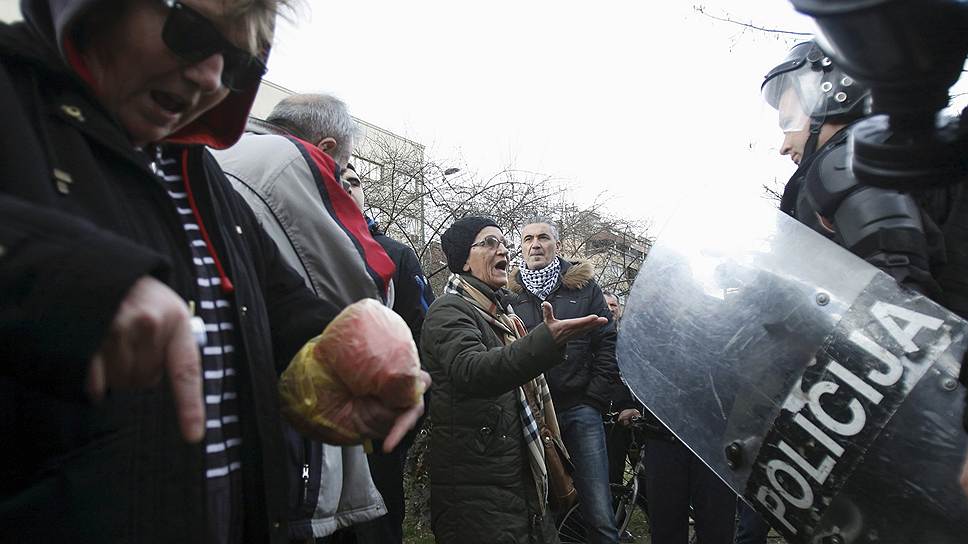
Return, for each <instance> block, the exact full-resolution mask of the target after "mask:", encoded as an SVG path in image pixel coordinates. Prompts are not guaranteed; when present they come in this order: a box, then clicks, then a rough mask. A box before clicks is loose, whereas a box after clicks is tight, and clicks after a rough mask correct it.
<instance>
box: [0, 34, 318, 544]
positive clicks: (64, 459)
mask: <svg viewBox="0 0 968 544" xmlns="http://www.w3.org/2000/svg"><path fill="white" fill-rule="evenodd" d="M43 43H44V42H43V41H42V40H40V39H39V38H38V37H37V36H36V35H34V34H33V33H32V31H30V30H28V29H27V27H26V26H24V25H22V24H17V25H12V26H7V25H2V26H0V117H2V119H3V122H4V124H3V128H2V130H0V217H2V218H3V220H2V222H0V248H3V249H2V251H0V293H2V295H0V360H2V365H0V369H2V370H0V433H2V434H0V435H2V436H3V441H4V444H5V445H4V447H3V448H0V451H2V462H0V520H2V526H0V541H19V542H55V541H71V542H113V541H116V542H199V541H202V540H203V539H204V538H205V537H204V535H205V531H206V528H207V525H206V520H205V512H206V507H205V480H204V470H203V468H204V444H194V445H188V444H185V443H184V442H183V441H182V439H181V437H180V433H179V430H178V427H177V423H176V418H175V414H174V410H173V404H172V400H171V395H170V393H169V388H168V387H167V385H166V384H165V383H162V384H161V385H159V386H158V387H157V388H154V389H152V390H144V391H137V392H127V391H115V392H113V393H111V394H110V395H109V396H108V398H107V399H106V400H105V401H104V402H103V403H101V404H100V405H97V406H94V405H91V404H90V403H89V402H87V400H86V399H85V397H84V395H83V384H84V378H85V375H86V372H87V368H88V364H89V361H90V359H91V356H92V354H93V353H94V352H95V351H96V350H97V349H98V346H99V344H100V343H101V340H102V338H103V337H104V336H105V332H106V330H107V327H108V326H109V325H110V323H111V321H112V318H113V316H114V314H115V312H116V310H117V307H118V305H119V303H120V301H121V300H122V298H123V297H124V295H125V293H126V292H127V291H128V289H129V288H130V287H131V286H132V284H133V283H134V282H135V281H136V280H137V279H138V278H139V277H141V276H144V275H146V274H151V275H154V276H155V277H157V278H159V279H161V280H162V281H164V282H166V283H167V284H168V285H169V286H171V287H172V288H173V289H174V290H175V291H176V292H178V293H179V294H181V295H182V296H183V297H185V299H186V300H190V299H191V298H192V297H193V292H194V283H195V278H194V272H193V264H192V261H191V256H190V253H189V250H188V245H187V242H186V238H185V236H184V233H183V230H182V226H181V223H180V220H179V219H178V217H177V216H176V214H175V213H176V212H175V210H174V207H173V205H172V202H171V200H170V198H169V197H168V196H167V194H166V193H165V190H164V188H163V186H162V184H161V182H160V181H159V180H158V179H157V178H156V177H155V176H154V175H153V174H152V171H151V170H150V168H149V161H148V158H147V157H146V155H145V154H143V153H142V152H140V151H138V150H136V149H134V148H133V147H132V146H131V144H130V143H129V141H128V139H127V137H126V135H125V134H124V132H123V131H122V129H121V128H120V126H119V125H118V124H117V123H116V121H115V120H114V119H113V118H112V117H111V116H110V115H109V114H108V113H107V112H106V111H105V110H103V109H102V108H101V106H100V105H99V103H98V101H97V100H96V99H95V98H93V97H92V95H91V94H89V92H88V91H87V87H86V86H85V85H84V84H83V83H81V81H80V80H79V79H77V78H76V77H75V76H74V73H73V71H70V70H69V69H68V68H66V66H65V65H64V64H63V63H62V62H61V60H60V57H59V56H58V55H57V53H56V52H54V51H52V50H48V49H45V48H44V45H43ZM241 114H242V115H245V112H241ZM180 154H181V157H182V162H183V165H184V168H185V172H186V174H187V180H186V183H187V184H188V185H189V186H190V187H191V189H192V192H193V193H194V196H195V199H196V201H197V208H198V210H199V212H200V218H201V221H200V223H202V224H203V225H205V226H206V227H207V231H208V234H209V236H210V237H211V239H212V243H213V246H214V249H215V253H216V254H217V255H218V257H219V258H220V260H221V262H222V264H223V265H224V267H225V269H226V273H227V276H228V277H229V278H230V279H231V281H232V283H233V284H234V288H235V289H234V292H233V293H231V294H228V295H226V296H227V297H228V298H230V299H231V300H232V303H233V305H234V308H235V310H236V316H235V321H236V324H237V327H238V331H237V334H236V337H237V343H236V358H235V365H236V371H237V374H238V380H239V389H240V391H239V399H240V402H239V404H240V412H241V413H240V422H241V428H242V438H243V444H244V447H243V448H242V450H241V451H242V473H243V474H242V478H243V486H244V491H243V492H244V505H245V512H244V514H245V538H246V541H248V542H265V541H273V542H284V541H285V540H286V530H285V529H286V527H285V526H286V523H285V518H286V484H285V478H286V473H285V448H284V446H283V442H282V436H281V431H280V417H279V411H278V407H277V405H278V397H277V395H276V388H275V384H276V376H277V373H278V372H279V371H280V370H281V369H282V368H284V366H285V365H286V364H288V361H289V359H290V358H291V357H292V355H293V354H294V353H295V352H296V350H297V349H298V348H299V347H300V346H301V345H302V344H303V342H304V341H305V340H307V339H308V338H310V337H311V336H313V335H315V334H318V333H319V332H320V331H321V330H322V328H323V326H324V325H325V324H326V323H327V322H328V321H329V320H330V319H331V318H332V316H333V315H334V313H335V308H333V307H331V306H329V305H328V304H325V303H323V302H320V301H318V300H317V299H316V298H315V297H313V296H312V294H311V293H310V292H309V291H308V290H307V289H305V287H304V285H303V283H302V280H301V279H300V278H299V276H298V275H296V274H295V273H294V272H293V271H292V270H291V269H289V268H288V267H286V266H285V265H284V264H283V262H282V261H281V259H280V258H279V254H278V250H277V249H276V247H275V245H274V244H273V243H272V241H271V240H269V239H268V238H267V237H266V235H265V234H264V233H263V232H262V230H261V229H260V228H259V227H258V224H257V223H256V221H255V218H254V217H253V216H252V214H251V212H250V211H249V210H248V208H247V207H246V206H245V205H244V203H242V202H241V200H240V199H239V197H238V196H237V195H236V193H235V192H234V191H233V190H232V188H231V186H230V185H229V184H228V182H227V181H226V180H225V178H224V176H223V175H222V173H221V170H220V169H219V167H218V165H217V164H216V163H215V161H214V159H212V157H211V155H210V154H209V153H208V152H207V151H206V150H205V149H204V148H203V147H201V146H185V147H183V148H181V149H180ZM270 324H271V326H270ZM273 363H275V364H273Z"/></svg>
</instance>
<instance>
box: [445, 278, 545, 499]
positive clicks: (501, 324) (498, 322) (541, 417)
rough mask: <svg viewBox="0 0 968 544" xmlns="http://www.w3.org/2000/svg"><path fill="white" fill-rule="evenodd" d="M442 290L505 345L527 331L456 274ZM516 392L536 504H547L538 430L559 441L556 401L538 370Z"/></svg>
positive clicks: (521, 322) (510, 311)
mask: <svg viewBox="0 0 968 544" xmlns="http://www.w3.org/2000/svg"><path fill="white" fill-rule="evenodd" d="M444 292H445V293H450V294H454V295H458V296H460V297H462V298H463V299H464V300H466V301H467V302H469V303H470V304H471V305H472V306H473V307H474V309H475V310H477V311H478V312H480V314H481V315H482V316H483V317H484V319H485V320H486V321H487V322H488V323H490V324H491V326H493V327H494V329H495V332H497V333H498V337H499V338H501V341H502V342H504V345H505V346H507V345H510V344H511V343H512V342H514V341H515V340H517V339H518V338H521V337H522V336H524V335H526V334H528V331H527V329H526V328H525V326H524V322H523V321H521V318H520V317H518V316H516V315H514V312H513V310H511V307H510V306H508V308H507V311H505V310H504V309H503V308H501V307H500V306H499V305H498V304H497V303H496V302H495V301H493V300H491V299H490V298H488V297H487V295H485V294H484V293H482V292H480V291H479V290H478V289H476V288H475V287H474V286H473V285H471V284H469V283H467V281H465V280H464V279H463V278H462V277H460V276H459V275H457V274H451V276H450V278H449V279H448V281H447V286H446V287H445V288H444ZM517 394H518V402H519V404H520V406H521V412H520V414H521V426H522V427H523V428H524V442H525V445H526V446H527V448H528V461H529V464H530V466H531V475H532V476H533V479H534V484H535V490H536V491H537V493H538V500H539V504H542V505H546V504H548V469H547V467H546V465H545V452H544V446H543V445H542V444H541V436H540V434H539V433H540V430H541V428H542V427H545V426H547V427H548V429H549V430H550V431H551V434H552V435H553V436H554V437H556V438H557V439H558V440H559V441H560V437H561V431H560V430H559V429H558V417H557V416H556V415H555V405H554V403H553V402H552V401H551V391H550V390H549V389H548V382H547V381H546V380H545V377H544V374H538V375H537V376H536V377H535V378H534V379H533V380H530V381H528V382H526V383H525V384H523V385H522V386H520V387H518V391H517Z"/></svg>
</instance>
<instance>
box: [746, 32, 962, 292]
mask: <svg viewBox="0 0 968 544" xmlns="http://www.w3.org/2000/svg"><path fill="white" fill-rule="evenodd" d="M761 90H762V93H763V96H764V98H765V99H766V101H767V102H768V103H769V104H770V105H771V106H773V107H774V108H776V109H777V112H778V114H779V125H780V128H781V129H782V130H783V133H784V138H783V144H782V146H781V148H780V154H781V155H790V158H791V159H792V160H793V162H795V163H796V164H797V165H798V168H797V170H796V172H795V173H794V174H793V177H791V178H790V181H789V182H788V183H787V185H786V187H785V189H784V191H783V198H782V200H781V202H780V207H781V209H782V210H783V211H784V212H786V213H788V214H790V215H791V216H793V217H794V218H796V219H797V220H798V221H800V222H801V223H804V224H805V225H807V226H809V227H811V228H812V229H813V230H815V231H817V232H819V233H821V234H823V235H824V236H827V237H828V238H831V239H833V240H834V241H835V242H837V243H838V244H839V245H841V246H843V247H845V248H847V249H848V250H850V251H851V252H852V253H854V254H856V255H858V256H859V257H862V258H864V259H866V260H867V261H868V262H870V263H871V264H873V265H874V266H877V267H878V268H880V269H881V270H883V271H885V272H887V273H888V274H890V275H891V276H893V277H894V279H895V280H897V281H898V283H901V284H903V285H906V286H908V287H912V288H914V289H916V290H918V291H920V292H922V293H923V294H925V295H928V296H931V297H934V296H935V295H937V294H938V291H939V289H938V286H937V283H936V281H935V280H934V279H933V278H932V276H931V273H930V262H929V261H930V259H931V255H930V254H931V245H930V244H931V240H935V241H936V240H938V238H939V234H940V233H939V232H938V229H937V227H936V226H935V225H934V224H933V222H932V221H930V219H928V220H927V221H925V219H926V218H923V217H922V213H921V209H920V207H919V205H918V202H917V200H916V199H915V195H914V194H912V193H909V192H901V191H896V190H890V189H884V188H879V187H872V186H867V185H862V184H860V183H859V182H858V181H857V180H856V178H855V177H854V176H853V175H852V173H851V170H850V168H849V163H850V156H849V153H848V146H847V140H848V135H849V134H850V127H851V125H852V124H853V123H854V122H856V121H858V120H860V119H861V118H862V117H863V116H864V115H865V114H866V112H867V109H868V107H869V106H868V105H869V101H870V90H869V89H868V88H867V87H865V86H864V85H861V84H860V83H858V82H857V81H855V80H854V79H853V78H852V77H850V76H849V75H847V74H845V73H844V72H843V70H841V69H840V68H838V67H837V65H836V64H835V63H834V61H833V59H831V58H830V57H829V56H828V55H827V54H825V53H824V52H823V51H822V50H821V49H820V47H818V46H817V44H816V43H815V42H813V41H809V42H804V43H800V44H797V45H796V46H794V47H793V49H791V50H790V53H789V54H788V55H787V58H786V59H785V60H784V61H783V62H782V63H780V64H779V65H778V66H776V67H775V68H773V69H772V70H770V72H769V73H767V75H766V78H765V79H764V81H763V84H762V86H761ZM925 223H928V224H927V225H926V224H925ZM929 239H931V240H929ZM935 257H936V258H938V257H941V256H940V255H935ZM941 258H942V259H943V257H941Z"/></svg>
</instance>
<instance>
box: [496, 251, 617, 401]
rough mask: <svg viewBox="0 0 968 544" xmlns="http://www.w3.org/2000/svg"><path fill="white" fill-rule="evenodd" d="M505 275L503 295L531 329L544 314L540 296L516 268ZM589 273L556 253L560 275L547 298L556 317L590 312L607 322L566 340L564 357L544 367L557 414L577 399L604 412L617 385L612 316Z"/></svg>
mask: <svg viewBox="0 0 968 544" xmlns="http://www.w3.org/2000/svg"><path fill="white" fill-rule="evenodd" d="M510 277H511V280H510V282H509V284H508V289H509V290H510V291H511V293H513V295H512V296H511V297H508V299H507V300H508V301H509V302H510V303H511V306H512V307H513V308H514V313H516V314H517V315H518V316H519V317H520V318H521V320H522V321H524V324H525V325H526V326H527V327H528V330H531V329H533V328H534V327H536V326H538V325H540V324H541V323H542V321H543V319H544V317H543V314H542V312H541V300H540V299H539V298H538V297H536V296H534V295H533V294H531V292H530V291H528V290H527V289H525V288H524V284H523V283H522V281H521V272H520V270H517V269H512V270H511V274H510ZM594 278H595V270H594V269H593V268H592V265H591V264H590V263H588V262H579V263H575V264H572V263H569V262H568V261H565V260H564V259H561V276H560V278H559V280H558V283H557V285H555V287H554V288H553V289H552V291H551V293H550V294H549V295H548V298H547V299H546V300H547V301H548V302H550V303H551V305H552V307H554V311H555V318H556V319H570V318H573V317H584V316H586V315H591V314H596V315H600V316H602V317H605V318H608V324H606V325H603V326H601V327H600V328H598V329H596V330H594V331H592V332H590V333H588V334H586V335H583V336H581V337H578V338H575V339H573V340H570V341H569V342H568V346H567V348H566V349H565V362H564V363H562V364H560V365H558V366H556V367H554V368H552V369H551V370H549V371H548V372H546V373H545V378H547V379H548V387H549V388H550V389H551V397H552V399H554V401H555V409H556V410H557V411H558V413H559V414H560V413H562V412H563V411H565V410H567V409H569V408H571V407H573V406H577V405H579V404H587V405H589V406H592V407H594V408H597V409H598V410H599V411H601V412H605V411H606V410H608V407H609V403H610V402H611V401H612V400H613V399H614V398H615V397H616V395H617V394H618V391H619V390H620V387H621V383H622V381H621V379H620V378H619V372H618V363H617V362H616V359H615V341H616V334H615V322H614V321H613V320H612V312H611V311H610V310H609V309H608V305H607V304H606V303H605V297H604V296H603V295H602V289H601V287H599V286H598V284H597V283H596V282H595V279H594Z"/></svg>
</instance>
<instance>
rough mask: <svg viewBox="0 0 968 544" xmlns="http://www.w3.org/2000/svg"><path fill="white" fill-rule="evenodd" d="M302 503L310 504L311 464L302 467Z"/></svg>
mask: <svg viewBox="0 0 968 544" xmlns="http://www.w3.org/2000/svg"><path fill="white" fill-rule="evenodd" d="M302 502H303V504H309V463H303V466H302Z"/></svg>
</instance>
